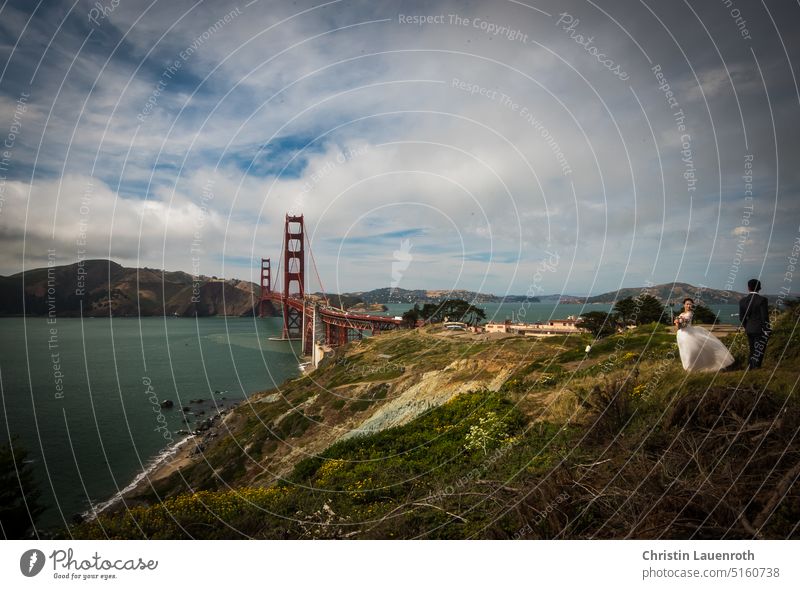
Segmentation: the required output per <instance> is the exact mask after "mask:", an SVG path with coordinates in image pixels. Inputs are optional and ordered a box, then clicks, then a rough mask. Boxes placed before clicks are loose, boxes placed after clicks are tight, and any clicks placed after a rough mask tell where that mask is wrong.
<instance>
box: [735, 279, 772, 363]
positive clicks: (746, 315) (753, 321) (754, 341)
mask: <svg viewBox="0 0 800 589" xmlns="http://www.w3.org/2000/svg"><path fill="white" fill-rule="evenodd" d="M747 289H748V290H749V291H750V292H749V293H748V295H747V296H746V297H743V298H742V299H741V300H740V301H739V321H740V322H741V323H742V326H743V327H744V331H745V333H746V334H747V340H748V341H749V342H750V361H749V364H750V368H761V361H762V360H763V359H764V352H765V351H766V349H767V340H768V339H769V334H770V325H769V306H768V304H767V299H766V297H762V296H761V295H760V294H758V293H759V291H760V290H761V281H760V280H756V279H755V278H751V279H750V280H748V281H747Z"/></svg>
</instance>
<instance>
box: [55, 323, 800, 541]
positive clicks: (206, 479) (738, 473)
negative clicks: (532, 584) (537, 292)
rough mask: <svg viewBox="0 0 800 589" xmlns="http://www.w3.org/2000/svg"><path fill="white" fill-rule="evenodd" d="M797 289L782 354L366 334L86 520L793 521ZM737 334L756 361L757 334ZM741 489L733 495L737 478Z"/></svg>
mask: <svg viewBox="0 0 800 589" xmlns="http://www.w3.org/2000/svg"><path fill="white" fill-rule="evenodd" d="M798 317H800V315H799V314H798V311H797V308H795V309H794V310H793V311H789V312H786V313H784V314H783V315H782V316H781V317H780V318H779V320H777V321H776V328H775V334H774V335H773V341H772V343H771V344H770V348H769V350H768V357H767V361H766V363H765V368H764V369H762V370H760V371H751V372H743V371H742V370H739V369H735V370H731V371H727V372H723V373H720V374H716V375H714V374H686V373H685V372H683V370H682V369H681V366H680V361H679V359H678V357H677V351H676V346H675V336H674V334H673V333H672V332H671V331H670V330H669V329H668V328H666V327H664V326H659V325H655V324H654V325H646V326H641V327H639V328H636V329H635V330H631V331H630V332H627V333H625V334H620V335H615V336H612V337H609V338H605V339H603V340H601V341H599V342H596V343H594V345H593V346H592V348H591V350H590V351H589V352H588V353H587V352H586V351H585V347H586V345H587V343H589V336H586V335H570V336H568V337H552V338H546V339H537V340H535V341H532V340H531V339H527V338H524V337H517V336H507V335H505V334H496V335H495V334H491V335H487V334H477V335H476V334H469V333H454V332H446V331H441V330H437V329H436V328H435V327H426V328H424V329H419V330H413V331H397V332H393V333H387V334H384V335H381V336H379V337H375V338H369V339H365V340H363V341H361V342H356V343H352V344H349V345H348V346H346V347H344V348H342V349H340V350H338V351H337V355H336V356H335V357H333V358H331V359H328V360H327V361H326V363H325V364H323V365H322V366H321V367H320V368H319V369H317V370H316V371H313V372H311V373H308V374H305V375H303V376H301V377H300V378H297V379H294V380H291V381H288V382H286V383H284V385H282V386H281V387H279V388H278V389H275V390H270V391H264V392H262V393H258V394H256V395H253V396H252V397H251V398H250V399H249V400H248V401H245V402H243V403H242V404H240V405H239V406H238V407H236V408H235V409H233V410H231V411H229V412H227V413H226V414H225V415H224V416H222V417H220V418H219V419H218V420H216V422H215V424H214V425H213V427H210V428H209V429H207V430H206V431H204V432H199V433H198V434H197V435H195V436H193V437H192V438H190V439H189V440H188V442H186V443H185V444H184V446H183V447H182V448H181V449H180V450H179V451H178V452H177V453H176V454H175V456H174V457H173V458H172V459H171V460H169V461H167V462H165V464H163V465H162V466H161V467H160V468H157V469H155V471H153V472H152V473H150V475H149V477H147V478H146V479H145V480H143V481H142V482H141V483H140V484H139V485H138V486H137V487H136V488H135V489H133V490H131V491H130V492H128V493H127V494H126V495H125V497H124V498H123V501H121V502H118V503H117V504H116V505H114V506H112V507H110V508H109V509H107V510H105V511H104V512H102V513H101V514H100V515H99V516H98V517H97V518H95V519H93V520H91V521H86V522H84V523H82V524H80V525H77V526H76V527H74V528H72V529H71V530H70V532H69V533H70V534H72V535H73V536H74V537H76V538H98V537H106V536H107V535H108V536H110V537H120V538H123V537H124V538H142V537H146V538H187V537H192V538H242V537H257V538H415V537H424V538H623V537H634V538H657V537H662V538H667V537H670V538H681V537H689V536H693V537H699V538H720V537H723V536H724V537H726V538H751V537H758V538H784V537H790V536H792V535H793V534H794V535H795V536H796V535H797V533H798V530H797V528H796V525H795V524H796V522H797V521H798V519H800V488H798V484H797V478H798V474H800V442H798V440H797V437H796V432H797V428H798V427H799V426H800V403H799V402H798V391H797V388H796V387H797V384H796V375H797V372H798V369H800V364H798V357H800V355H799V354H800V338H798V336H797V334H796V329H794V327H795V325H796V324H797V322H798ZM725 341H726V343H727V344H728V345H729V346H730V348H731V350H732V351H733V353H734V355H735V356H736V357H737V361H738V363H739V364H738V366H742V365H743V361H744V356H745V354H746V342H745V341H744V338H743V336H742V335H741V334H733V335H729V336H726V339H725ZM721 496H724V497H725V500H724V501H720V500H719V497H721Z"/></svg>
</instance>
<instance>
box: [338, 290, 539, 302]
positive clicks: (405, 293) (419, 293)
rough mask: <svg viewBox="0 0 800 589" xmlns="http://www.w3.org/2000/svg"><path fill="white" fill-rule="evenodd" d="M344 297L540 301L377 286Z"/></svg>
mask: <svg viewBox="0 0 800 589" xmlns="http://www.w3.org/2000/svg"><path fill="white" fill-rule="evenodd" d="M329 296H330V295H329ZM341 296H342V297H353V298H357V299H361V300H362V301H363V302H365V303H367V304H375V303H380V304H386V303H397V304H402V303H407V304H409V305H413V304H414V303H436V302H440V301H444V300H446V299H463V300H465V301H469V302H470V303H473V304H477V303H502V302H507V303H518V302H522V301H526V300H527V301H530V302H539V299H538V298H537V297H527V296H525V295H507V296H504V297H500V296H496V295H493V294H485V293H480V292H475V291H471V290H445V289H439V290H422V289H415V290H408V289H405V288H376V289H374V290H369V291H362V292H350V293H345V294H343V295H341Z"/></svg>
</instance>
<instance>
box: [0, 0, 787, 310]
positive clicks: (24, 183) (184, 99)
mask: <svg viewBox="0 0 800 589" xmlns="http://www.w3.org/2000/svg"><path fill="white" fill-rule="evenodd" d="M730 4H731V6H726V3H709V4H704V5H697V6H689V5H688V4H681V5H672V4H670V5H669V6H667V5H666V4H657V3H649V4H648V3H639V4H634V3H628V2H622V1H610V2H604V3H603V4H602V7H600V6H594V5H591V4H589V3H584V2H577V1H567V2H556V1H555V0H545V1H535V2H530V3H526V4H520V3H515V2H510V1H509V2H503V1H497V2H486V1H483V2H480V1H468V2H455V1H452V2H421V1H420V2H381V1H378V2H367V1H352V2H351V1H346V0H341V1H334V2H328V3H323V4H317V3H314V2H310V1H303V0H301V1H298V2H292V3H286V2H268V1H265V0H262V1H260V2H254V3H247V2H241V3H240V2H233V1H219V2H213V3H211V2H194V1H189V0H187V1H183V0H178V1H175V2H170V3H164V2H158V3H155V4H152V5H151V4H150V3H143V2H136V1H124V2H113V3H112V2H109V1H106V2H103V1H102V0H100V1H99V2H95V1H93V0H80V1H78V2H77V3H76V4H74V6H73V3H71V2H65V1H58V0H49V1H46V2H42V3H40V4H31V3H28V2H22V1H12V2H7V3H5V4H4V5H3V7H2V9H0V244H2V248H0V275H9V274H13V273H16V272H19V271H22V270H23V269H25V268H28V269H30V268H35V267H41V266H44V265H46V264H47V261H48V255H49V253H48V252H49V251H50V250H52V251H53V252H54V254H52V255H54V257H55V260H56V261H57V263H59V264H69V263H72V262H75V261H77V260H78V259H89V258H111V259H113V260H115V261H117V262H119V263H121V264H123V265H125V266H151V267H158V268H161V267H163V268H166V269H169V270H182V271H185V272H188V273H202V274H205V275H209V276H212V275H217V276H225V277H230V278H233V277H237V278H240V279H245V280H251V281H253V282H258V268H259V261H260V258H261V257H271V258H273V259H277V258H278V256H279V253H280V249H281V239H282V232H283V220H284V215H285V214H286V213H287V212H292V213H297V214H304V215H305V219H306V229H307V232H308V237H309V240H310V243H311V247H312V249H313V252H314V257H315V262H316V266H317V268H318V269H319V273H320V275H321V278H322V282H323V284H324V287H325V289H326V290H328V291H331V292H354V291H363V290H372V289H375V288H383V287H388V286H395V287H399V288H406V289H429V290H434V289H463V290H471V291H478V292H485V293H493V294H495V295H498V296H502V295H503V294H513V295H522V294H525V293H527V292H530V293H531V294H532V295H534V296H535V295H537V294H555V293H564V294H569V295H574V296H587V295H596V294H600V293H604V292H609V291H614V290H617V289H619V288H622V287H639V286H643V285H645V284H646V283H648V282H650V283H652V284H662V283H668V282H673V281H676V282H685V283H690V284H694V285H701V284H702V285H706V286H708V287H710V288H715V289H723V290H724V289H729V290H735V291H737V292H743V291H746V282H747V279H748V278H751V277H754V276H756V277H760V278H761V280H762V282H763V284H764V292H766V293H777V292H779V289H781V288H788V289H789V290H790V291H791V292H792V293H795V292H798V291H800V274H798V275H797V276H795V274H796V273H797V270H796V269H795V268H796V266H797V261H798V257H799V256H800V198H799V197H800V194H798V189H799V188H798V187H800V167H798V166H797V163H796V162H797V160H798V155H800V150H799V149H798V142H799V141H800V138H798V133H797V128H798V125H797V123H798V121H800V92H799V91H798V82H797V77H798V73H797V63H798V59H800V51H799V50H798V43H800V34H799V33H800V6H798V5H796V4H794V5H792V4H785V3H777V2H773V3H766V4H764V5H762V4H759V5H750V4H746V5H745V4H744V3H735V4H734V3H730ZM314 280H315V281H316V278H314ZM309 290H318V289H317V288H316V287H315V286H313V285H312V286H311V288H310V289H309Z"/></svg>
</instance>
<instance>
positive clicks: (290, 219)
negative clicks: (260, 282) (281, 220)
mask: <svg viewBox="0 0 800 589" xmlns="http://www.w3.org/2000/svg"><path fill="white" fill-rule="evenodd" d="M304 231H305V229H304V226H303V215H299V216H290V215H286V225H285V230H284V233H283V252H284V258H283V299H284V304H283V338H284V339H302V337H303V311H302V310H300V309H303V308H304V306H305V305H304V298H305V291H304V286H305V279H306V274H305V234H304ZM290 298H292V299H299V301H300V303H301V305H300V309H297V308H295V307H292V306H291V305H289V304H287V303H288V301H289V299H290Z"/></svg>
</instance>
